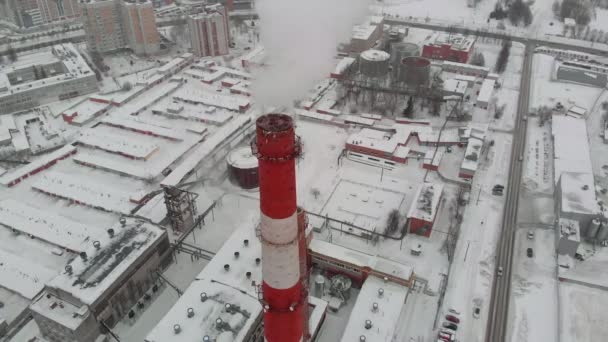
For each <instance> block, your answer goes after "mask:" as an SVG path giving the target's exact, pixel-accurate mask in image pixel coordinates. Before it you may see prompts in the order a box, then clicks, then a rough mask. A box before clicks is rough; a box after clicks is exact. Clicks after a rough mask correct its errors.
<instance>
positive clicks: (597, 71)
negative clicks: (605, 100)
mask: <svg viewBox="0 0 608 342" xmlns="http://www.w3.org/2000/svg"><path fill="white" fill-rule="evenodd" d="M556 64H557V70H556V72H555V78H556V79H557V80H558V81H567V82H575V83H580V84H585V85H590V86H593V87H600V88H604V87H606V85H607V84H608V67H605V66H602V65H598V64H591V63H588V62H582V61H574V60H569V61H563V62H556Z"/></svg>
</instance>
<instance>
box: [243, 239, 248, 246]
mask: <svg viewBox="0 0 608 342" xmlns="http://www.w3.org/2000/svg"><path fill="white" fill-rule="evenodd" d="M243 245H245V247H246V246H249V240H247V239H245V240H243Z"/></svg>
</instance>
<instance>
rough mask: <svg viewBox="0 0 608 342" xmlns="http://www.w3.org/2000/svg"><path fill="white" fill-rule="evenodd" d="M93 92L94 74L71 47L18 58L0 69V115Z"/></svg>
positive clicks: (94, 86)
mask: <svg viewBox="0 0 608 342" xmlns="http://www.w3.org/2000/svg"><path fill="white" fill-rule="evenodd" d="M94 91H97V80H96V78H95V74H94V73H93V71H92V70H91V68H89V66H88V65H87V63H86V62H85V60H84V59H83V57H82V56H81V55H80V53H79V52H78V50H76V48H75V47H74V45H72V44H69V43H67V44H61V45H55V46H53V47H51V48H49V49H46V50H44V51H41V52H35V53H31V54H27V55H23V56H20V58H19V59H18V60H17V61H15V62H13V63H12V64H9V65H8V66H6V67H4V68H2V69H0V114H8V113H12V112H15V111H20V110H24V109H29V108H33V107H38V106H40V105H42V104H46V103H49V102H54V101H61V100H66V99H69V98H73V97H77V96H80V95H85V94H89V93H92V92H94Z"/></svg>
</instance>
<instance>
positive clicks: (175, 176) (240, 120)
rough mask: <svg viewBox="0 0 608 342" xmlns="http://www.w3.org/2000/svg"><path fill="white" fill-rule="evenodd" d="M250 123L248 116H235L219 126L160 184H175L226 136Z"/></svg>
mask: <svg viewBox="0 0 608 342" xmlns="http://www.w3.org/2000/svg"><path fill="white" fill-rule="evenodd" d="M250 123H251V118H250V117H249V116H237V117H236V118H234V119H233V120H230V121H229V122H228V123H227V124H226V125H224V126H222V127H220V128H219V129H218V130H217V131H216V132H215V133H214V134H213V135H211V137H209V138H207V139H206V140H205V141H203V142H202V143H201V144H199V145H198V146H197V147H196V148H195V149H194V151H192V153H190V154H189V155H188V157H187V158H186V159H184V160H183V161H182V162H181V164H179V166H177V167H176V168H175V169H174V170H173V171H172V172H171V173H170V174H169V175H168V176H167V177H166V178H165V179H163V181H162V182H161V185H162V186H177V185H178V184H179V183H180V182H181V181H182V180H183V179H184V178H185V177H186V176H187V175H188V174H189V173H190V172H192V170H193V169H194V168H195V167H196V166H197V165H198V164H199V163H200V162H201V161H202V160H203V159H205V158H206V157H207V156H208V155H209V154H211V153H212V152H213V151H214V150H215V149H216V148H217V147H218V146H220V145H221V144H222V143H223V142H224V141H225V140H226V139H227V138H228V137H230V136H231V135H233V134H234V133H235V132H237V131H238V130H239V129H241V128H243V127H244V126H246V125H247V124H250Z"/></svg>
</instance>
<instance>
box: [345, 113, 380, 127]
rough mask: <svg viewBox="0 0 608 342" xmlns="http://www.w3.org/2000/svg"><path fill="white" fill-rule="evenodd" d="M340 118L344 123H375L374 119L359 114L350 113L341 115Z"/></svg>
mask: <svg viewBox="0 0 608 342" xmlns="http://www.w3.org/2000/svg"><path fill="white" fill-rule="evenodd" d="M342 119H343V120H344V122H346V123H354V124H358V125H363V126H373V125H374V124H375V123H376V120H372V119H366V118H363V117H361V116H357V115H350V114H348V115H343V116H342Z"/></svg>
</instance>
